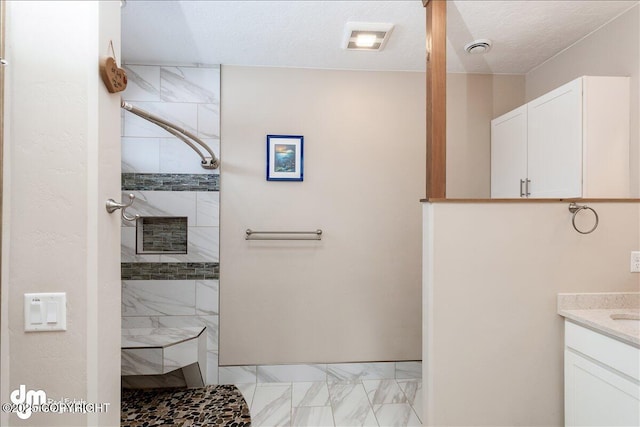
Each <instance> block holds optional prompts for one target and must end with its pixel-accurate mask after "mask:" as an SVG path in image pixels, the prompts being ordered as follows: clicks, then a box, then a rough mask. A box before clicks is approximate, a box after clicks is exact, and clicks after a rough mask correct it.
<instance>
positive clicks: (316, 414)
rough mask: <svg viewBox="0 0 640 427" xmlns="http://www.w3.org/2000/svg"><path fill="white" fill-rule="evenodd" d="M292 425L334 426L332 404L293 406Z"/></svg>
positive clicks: (299, 426) (306, 426) (298, 426)
mask: <svg viewBox="0 0 640 427" xmlns="http://www.w3.org/2000/svg"><path fill="white" fill-rule="evenodd" d="M291 425H292V426H296V427H319V426H322V427H329V426H333V425H334V424H333V412H332V411H331V406H307V407H299V408H293V411H292V416H291Z"/></svg>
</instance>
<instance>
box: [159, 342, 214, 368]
mask: <svg viewBox="0 0 640 427" xmlns="http://www.w3.org/2000/svg"><path fill="white" fill-rule="evenodd" d="M202 344H203V345H204V342H203V343H202ZM205 357H206V353H205ZM196 362H199V360H198V339H189V340H186V341H183V342H181V343H179V344H175V345H172V346H169V347H166V348H165V349H164V370H163V374H166V373H169V372H171V371H175V370H176V369H180V368H184V367H185V366H188V365H191V364H192V363H196ZM202 362H203V365H205V364H206V360H203V361H202Z"/></svg>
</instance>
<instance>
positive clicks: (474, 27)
mask: <svg viewBox="0 0 640 427" xmlns="http://www.w3.org/2000/svg"><path fill="white" fill-rule="evenodd" d="M636 4H638V1H612V0H606V1H592V0H589V1H576V0H570V1H554V0H551V1H523V0H516V1H474V0H469V1H450V2H448V5H447V6H448V7H447V39H448V44H447V68H448V71H450V72H467V73H492V72H493V73H506V74H524V73H527V72H529V71H531V70H532V69H533V68H535V67H536V66H538V65H540V64H541V63H543V62H545V61H546V60H547V59H549V58H551V57H552V56H554V55H555V54H557V53H559V52H561V51H562V50H563V49H565V48H566V47H568V46H570V45H572V44H574V43H575V42H577V41H578V40H580V39H581V38H583V37H584V36H586V35H587V34H589V33H591V32H593V31H595V30H596V29H598V28H599V27H601V26H602V25H604V24H606V23H607V22H609V21H610V20H611V19H613V18H615V17H616V16H619V15H620V14H621V13H623V12H625V11H626V10H628V9H629V8H630V7H633V6H634V5H636ZM479 38H482V39H490V40H491V41H492V42H493V46H492V49H491V51H490V52H489V53H487V54H484V55H470V54H467V53H466V52H465V51H464V46H465V45H466V44H467V43H469V42H471V41H473V40H475V39H479Z"/></svg>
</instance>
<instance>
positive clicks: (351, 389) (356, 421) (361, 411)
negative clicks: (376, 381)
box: [329, 382, 378, 426]
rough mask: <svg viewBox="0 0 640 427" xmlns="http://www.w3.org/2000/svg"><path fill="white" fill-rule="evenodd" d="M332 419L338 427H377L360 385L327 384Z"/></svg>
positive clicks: (365, 394)
mask: <svg viewBox="0 0 640 427" xmlns="http://www.w3.org/2000/svg"><path fill="white" fill-rule="evenodd" d="M329 398H330V399H331V407H332V408H333V417H334V420H335V423H336V425H339V426H365V425H366V426H377V425H378V422H377V421H376V417H375V414H374V413H373V409H372V408H371V405H370V404H369V399H368V398H367V393H366V392H365V390H364V387H363V386H362V384H360V383H340V382H332V383H329Z"/></svg>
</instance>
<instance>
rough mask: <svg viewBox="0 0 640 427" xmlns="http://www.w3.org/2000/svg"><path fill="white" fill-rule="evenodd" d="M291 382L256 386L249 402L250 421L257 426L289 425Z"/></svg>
mask: <svg viewBox="0 0 640 427" xmlns="http://www.w3.org/2000/svg"><path fill="white" fill-rule="evenodd" d="M291 389H292V387H291V384H272V385H264V386H258V387H256V391H255V393H254V396H253V402H252V403H251V421H252V425H253V426H254V427H258V426H290V425H291Z"/></svg>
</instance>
